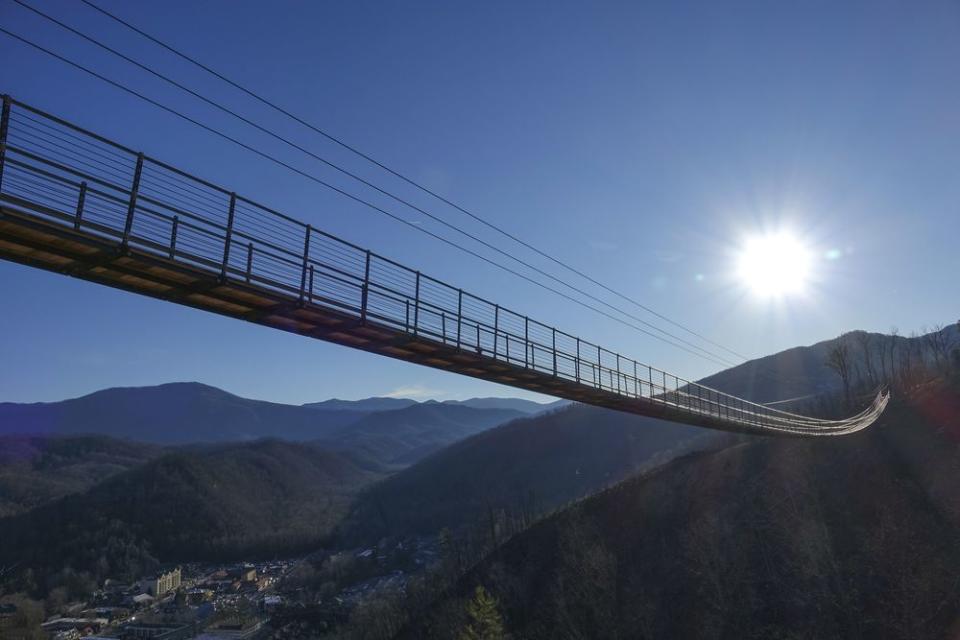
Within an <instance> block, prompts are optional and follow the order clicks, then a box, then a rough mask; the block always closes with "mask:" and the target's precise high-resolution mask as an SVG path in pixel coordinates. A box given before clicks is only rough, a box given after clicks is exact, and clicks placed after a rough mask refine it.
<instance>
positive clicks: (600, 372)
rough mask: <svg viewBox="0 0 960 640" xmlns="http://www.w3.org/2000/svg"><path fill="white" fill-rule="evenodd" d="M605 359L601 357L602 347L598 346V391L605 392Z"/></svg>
mask: <svg viewBox="0 0 960 640" xmlns="http://www.w3.org/2000/svg"><path fill="white" fill-rule="evenodd" d="M602 361H603V358H602V357H601V355H600V345H597V389H600V390H601V391H602V390H603V366H602V365H601V362H602Z"/></svg>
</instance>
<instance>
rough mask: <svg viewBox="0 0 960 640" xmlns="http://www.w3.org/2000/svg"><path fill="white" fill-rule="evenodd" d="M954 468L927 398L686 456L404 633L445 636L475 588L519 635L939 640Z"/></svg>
mask: <svg viewBox="0 0 960 640" xmlns="http://www.w3.org/2000/svg"><path fill="white" fill-rule="evenodd" d="M958 470H960V392H958V390H957V389H956V388H953V389H947V388H945V387H943V386H930V385H928V386H927V387H926V388H924V389H921V390H918V391H917V392H916V393H914V394H912V395H911V397H910V398H906V399H902V398H901V399H898V400H897V401H896V403H895V404H893V405H892V406H891V407H890V408H889V409H888V411H887V414H886V415H885V416H884V417H883V419H882V420H881V421H880V422H879V423H878V424H876V425H875V426H874V427H872V428H870V429H868V430H867V431H865V432H862V433H860V434H858V435H855V436H849V437H844V438H838V439H823V440H788V439H758V440H754V441H750V442H746V443H744V444H740V445H737V446H733V447H730V448H727V449H724V450H722V451H719V452H714V453H701V454H694V455H691V456H688V457H685V458H682V459H680V460H677V461H674V462H672V463H670V464H668V465H666V466H665V467H662V468H660V469H659V470H657V471H655V472H653V473H651V474H649V475H647V476H639V477H636V478H632V479H630V480H626V481H624V482H623V483H621V484H619V485H617V486H616V487H614V488H612V489H610V490H608V491H605V492H603V493H602V494H599V495H597V496H594V497H592V498H590V499H588V500H585V501H583V502H581V503H578V504H577V505H575V506H573V507H571V508H569V509H567V510H565V511H563V512H561V513H559V514H557V515H555V516H553V517H551V518H548V519H547V520H545V521H543V522H541V523H539V524H538V525H536V526H534V527H533V528H531V529H530V530H528V531H526V532H524V533H522V534H520V535H519V536H517V537H516V538H514V539H513V540H511V541H510V542H508V543H507V544H506V545H505V546H503V547H502V548H501V549H500V550H499V551H497V552H496V553H495V554H493V555H492V556H491V557H489V558H487V559H486V560H485V561H484V562H482V563H481V565H480V566H479V567H478V568H477V569H475V570H474V571H473V572H471V573H469V574H468V575H467V576H466V577H465V578H464V579H462V580H461V582H460V583H459V586H458V587H457V589H456V590H455V593H456V595H454V596H449V597H447V598H446V599H445V600H443V601H442V602H440V603H438V604H437V605H436V606H435V607H434V608H433V609H432V613H431V614H430V615H428V616H424V617H422V618H421V619H420V620H419V621H418V622H417V624H416V626H415V627H413V628H411V629H410V630H409V633H408V634H407V636H406V637H411V638H412V637H417V638H424V637H426V638H430V637H433V638H441V637H451V635H453V636H455V635H456V632H457V630H458V629H462V628H463V625H464V624H465V623H466V620H465V615H464V608H465V602H466V597H467V594H469V593H472V591H473V589H474V587H475V586H476V585H478V584H480V585H483V586H484V587H485V588H486V589H488V590H489V591H490V592H491V593H492V594H493V595H494V596H495V597H496V598H497V599H498V600H499V607H500V609H501V611H502V614H503V616H504V620H505V623H506V627H507V629H508V630H509V631H511V632H512V633H514V634H515V635H516V637H523V638H530V639H536V638H731V639H733V638H736V639H740V638H797V639H800V638H902V639H910V640H922V639H924V638H946V637H948V631H947V630H948V629H950V628H951V626H952V625H957V624H958V623H960V620H958V613H957V612H958V611H960V584H958V582H957V579H956V576H957V575H958V573H960V474H958ZM953 628H954V629H956V628H957V627H956V626H953Z"/></svg>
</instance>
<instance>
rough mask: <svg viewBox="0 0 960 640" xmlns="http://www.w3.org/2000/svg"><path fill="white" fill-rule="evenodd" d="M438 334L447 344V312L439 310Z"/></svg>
mask: <svg viewBox="0 0 960 640" xmlns="http://www.w3.org/2000/svg"><path fill="white" fill-rule="evenodd" d="M440 335H441V336H443V344H447V313H446V312H445V311H441V312H440Z"/></svg>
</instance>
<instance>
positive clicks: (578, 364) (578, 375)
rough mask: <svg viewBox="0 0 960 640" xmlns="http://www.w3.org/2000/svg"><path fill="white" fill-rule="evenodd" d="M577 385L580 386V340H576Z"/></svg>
mask: <svg viewBox="0 0 960 640" xmlns="http://www.w3.org/2000/svg"><path fill="white" fill-rule="evenodd" d="M576 363H577V366H576V376H577V384H580V338H577V360H576Z"/></svg>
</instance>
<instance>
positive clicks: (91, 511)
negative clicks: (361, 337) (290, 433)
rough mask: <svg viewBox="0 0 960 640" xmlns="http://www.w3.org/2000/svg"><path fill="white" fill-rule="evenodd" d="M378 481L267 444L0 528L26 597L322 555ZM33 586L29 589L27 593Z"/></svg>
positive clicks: (161, 471)
mask: <svg viewBox="0 0 960 640" xmlns="http://www.w3.org/2000/svg"><path fill="white" fill-rule="evenodd" d="M375 477H376V476H375V475H374V474H373V473H371V472H370V471H368V470H366V469H364V468H362V467H361V466H359V465H358V464H356V463H355V462H354V461H353V460H352V459H350V457H348V456H345V455H342V454H338V453H333V452H329V451H324V450H322V449H320V448H318V447H315V446H312V445H307V444H294V443H285V442H280V441H262V442H256V443H249V444H241V445H223V446H220V447H215V448H207V449H204V450H198V451H179V452H175V453H170V454H167V455H164V456H162V457H160V458H158V459H156V460H153V461H152V462H149V463H147V464H145V465H143V466H142V467H139V468H137V469H133V470H131V471H127V472H124V473H121V474H118V475H116V476H114V477H112V478H110V479H108V480H106V481H105V482H103V483H101V484H99V485H97V486H95V487H94V488H92V489H90V490H89V491H87V492H86V493H82V494H78V495H72V496H67V497H65V498H62V499H61V500H58V501H56V502H53V503H50V504H48V505H45V506H41V507H38V508H36V509H34V510H32V511H30V512H27V513H24V514H22V515H20V516H17V517H13V518H6V519H0V539H2V540H3V541H4V544H3V545H0V566H7V565H13V564H15V563H22V564H23V565H24V566H26V567H28V568H30V570H31V572H30V574H31V575H30V576H29V577H28V581H30V582H33V584H28V585H22V586H26V587H27V588H28V590H31V591H32V590H35V589H38V590H39V592H41V593H42V592H44V591H46V589H47V588H49V587H50V586H53V585H58V584H61V583H62V582H63V577H64V576H63V574H62V570H63V568H64V567H69V568H70V569H71V572H74V573H77V574H82V575H84V576H85V580H86V581H87V582H89V580H90V579H96V580H102V579H103V578H105V577H125V576H126V577H131V578H135V577H138V576H140V575H143V574H144V573H146V572H149V571H150V570H151V569H153V568H154V567H155V566H156V565H157V564H158V562H174V561H187V560H214V559H223V558H233V557H258V556H272V555H274V554H276V553H278V552H281V551H282V552H283V553H286V554H290V553H294V552H297V551H300V550H311V549H316V548H317V547H319V546H321V545H322V544H323V543H324V542H325V540H326V539H327V537H328V536H329V534H330V531H331V529H332V527H333V526H334V525H335V524H336V523H337V522H338V521H339V519H340V518H341V517H342V515H343V513H344V512H345V510H346V508H347V505H348V504H349V501H350V499H351V496H352V495H353V494H354V493H355V492H356V491H357V489H358V488H359V487H360V486H362V485H363V484H365V483H367V482H370V481H372V480H373V479H374V478H375ZM31 587H33V588H31Z"/></svg>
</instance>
